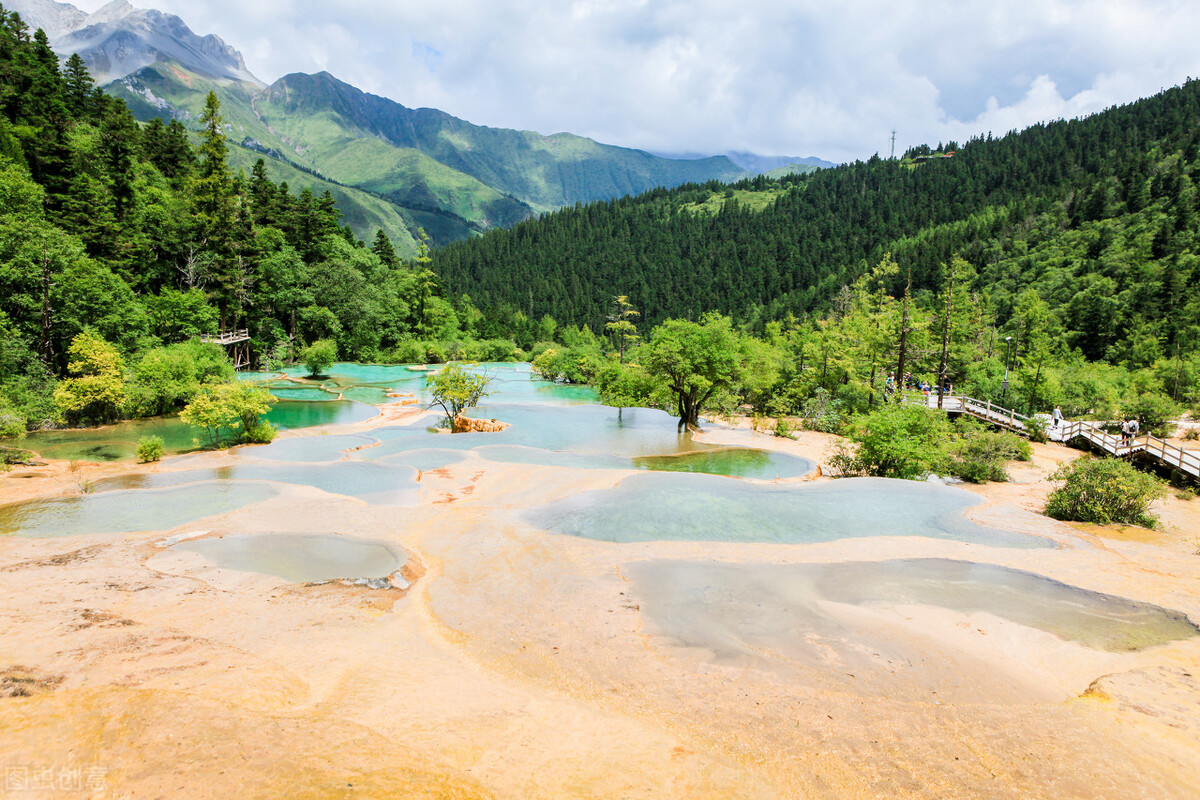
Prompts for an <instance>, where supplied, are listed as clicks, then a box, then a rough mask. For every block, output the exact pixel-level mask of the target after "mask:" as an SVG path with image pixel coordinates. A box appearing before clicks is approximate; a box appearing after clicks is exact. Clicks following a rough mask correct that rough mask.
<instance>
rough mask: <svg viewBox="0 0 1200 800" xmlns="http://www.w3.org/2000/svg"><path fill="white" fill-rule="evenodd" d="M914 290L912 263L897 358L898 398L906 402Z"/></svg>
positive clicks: (905, 288) (905, 293)
mask: <svg viewBox="0 0 1200 800" xmlns="http://www.w3.org/2000/svg"><path fill="white" fill-rule="evenodd" d="M911 291H912V265H909V267H908V283H907V284H906V285H905V287H904V301H903V303H902V304H901V309H902V310H901V315H900V357H899V358H898V359H897V360H896V400H897V402H900V403H903V402H904V389H905V383H904V361H905V357H906V356H907V355H908V332H909V327H908V296H909V293H910V292H911Z"/></svg>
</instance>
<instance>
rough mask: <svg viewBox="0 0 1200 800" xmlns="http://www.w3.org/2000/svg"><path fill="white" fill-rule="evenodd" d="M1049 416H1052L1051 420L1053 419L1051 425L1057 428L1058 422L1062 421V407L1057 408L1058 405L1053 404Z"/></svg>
mask: <svg viewBox="0 0 1200 800" xmlns="http://www.w3.org/2000/svg"><path fill="white" fill-rule="evenodd" d="M1050 416H1051V418H1053V420H1054V426H1053V427H1055V428H1057V427H1058V423H1060V422H1062V418H1063V415H1062V409H1061V408H1059V407H1058V406H1055V407H1054V413H1053V414H1051V415H1050Z"/></svg>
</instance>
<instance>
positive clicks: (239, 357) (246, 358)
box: [200, 328, 250, 369]
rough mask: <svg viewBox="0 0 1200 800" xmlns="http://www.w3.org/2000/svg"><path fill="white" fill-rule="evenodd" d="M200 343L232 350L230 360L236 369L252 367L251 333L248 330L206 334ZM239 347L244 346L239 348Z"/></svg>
mask: <svg viewBox="0 0 1200 800" xmlns="http://www.w3.org/2000/svg"><path fill="white" fill-rule="evenodd" d="M200 341H202V342H205V343H206V344H207V343H211V344H219V345H221V346H222V347H228V348H231V352H230V354H229V355H230V358H231V359H232V361H233V368H234V369H242V368H243V367H248V366H250V344H249V342H250V331H249V330H248V329H246V328H242V329H241V330H234V331H222V332H220V333H218V334H216V335H215V336H214V335H210V334H204V335H202V336H201V337H200ZM238 345H242V346H241V347H239V346H238Z"/></svg>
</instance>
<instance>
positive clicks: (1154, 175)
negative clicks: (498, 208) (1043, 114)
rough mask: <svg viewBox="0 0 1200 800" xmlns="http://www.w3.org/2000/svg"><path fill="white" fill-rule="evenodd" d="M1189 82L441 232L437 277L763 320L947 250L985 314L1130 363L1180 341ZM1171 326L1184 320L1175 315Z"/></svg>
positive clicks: (527, 305)
mask: <svg viewBox="0 0 1200 800" xmlns="http://www.w3.org/2000/svg"><path fill="white" fill-rule="evenodd" d="M1198 143H1200V83H1198V82H1195V81H1192V82H1189V83H1187V84H1186V85H1184V86H1182V87H1178V88H1174V89H1171V90H1168V91H1165V92H1163V93H1161V94H1159V95H1158V96H1155V97H1152V98H1149V99H1145V100H1142V101H1139V102H1137V103H1133V104H1131V105H1128V106H1124V107H1120V108H1114V109H1111V110H1109V111H1106V112H1104V113H1101V114H1097V115H1095V116H1092V117H1089V118H1086V119H1082V120H1072V121H1058V122H1052V123H1047V124H1041V125H1036V126H1034V127H1032V128H1029V129H1028V130H1025V131H1022V132H1020V133H1016V134H1011V135H1008V136H1005V137H1003V138H998V139H996V138H991V137H990V136H989V137H988V138H982V139H974V140H972V141H970V142H968V143H966V144H965V145H963V146H961V147H958V146H956V145H955V144H953V143H951V144H949V145H946V146H945V147H942V148H941V149H940V151H939V152H938V153H937V154H936V155H945V156H948V155H949V154H950V153H951V152H952V153H953V155H952V157H933V158H928V156H929V155H930V150H929V149H928V148H920V149H918V150H914V151H913V152H910V153H909V154H907V155H906V157H905V158H903V159H900V160H884V159H880V158H872V159H871V160H870V161H867V162H865V163H864V162H859V163H854V164H849V165H845V166H842V167H838V168H835V169H828V170H821V171H819V172H816V173H812V174H809V175H803V176H793V177H786V178H782V179H780V180H770V179H768V178H765V177H760V178H757V179H753V180H749V181H745V182H743V183H740V184H736V185H734V186H728V187H727V186H723V185H720V184H715V183H710V184H705V185H689V186H683V187H680V188H677V189H671V190H659V191H653V192H649V193H647V194H644V195H641V196H639V197H635V198H626V199H621V200H615V201H612V202H608V203H593V204H590V205H586V206H576V207H573V208H569V209H564V210H561V211H558V212H556V213H552V214H548V215H546V216H544V217H542V218H540V219H537V220H531V221H528V222H525V223H522V224H520V225H517V226H515V227H514V228H513V229H512V230H509V231H494V232H492V233H489V234H488V235H486V236H483V237H479V238H476V239H474V240H471V241H467V242H461V243H458V244H455V245H452V246H449V247H446V248H443V249H441V250H439V251H438V252H437V253H436V254H435V258H434V268H435V270H436V271H437V272H438V273H439V275H441V276H442V277H443V279H444V280H445V281H446V283H447V285H448V286H450V287H453V288H458V289H460V290H462V289H465V288H466V287H470V291H471V294H472V297H474V298H475V299H476V301H480V302H484V303H489V304H490V303H508V304H511V305H512V306H515V307H517V308H520V309H522V310H523V311H525V312H526V313H527V314H530V315H531V316H534V317H537V316H540V315H542V314H546V313H548V314H551V315H553V316H554V317H555V318H557V319H559V320H560V321H567V322H572V323H589V324H592V325H594V326H596V325H600V324H603V322H604V319H605V315H606V313H607V312H608V309H609V305H610V303H611V297H612V295H614V294H622V295H626V296H628V298H629V301H630V302H631V303H632V304H633V305H634V306H636V307H637V308H640V309H641V310H642V313H643V314H644V320H645V321H647V322H650V323H655V322H658V321H660V320H663V319H666V318H669V317H690V318H693V319H698V318H699V316H700V315H701V313H702V312H704V311H709V310H718V311H721V312H724V313H727V314H731V315H733V316H734V317H735V319H738V320H740V321H742V322H744V323H748V324H750V325H751V326H752V327H754V328H755V329H757V330H760V331H761V330H762V324H763V323H764V322H765V321H768V320H782V319H785V318H786V317H788V315H794V316H796V317H804V316H806V315H812V314H814V313H817V312H821V311H823V310H828V309H830V308H831V306H832V304H833V303H834V301H835V298H836V297H837V296H838V294H839V292H841V291H842V287H844V286H846V285H847V284H848V283H850V282H852V281H854V280H855V279H856V278H858V277H859V276H861V275H863V274H864V273H865V272H866V271H867V270H868V268H869V267H872V266H874V265H875V264H877V263H878V262H879V261H880V260H881V259H882V257H883V256H884V254H886V253H888V252H891V253H893V255H894V257H895V259H896V261H897V262H898V264H899V266H900V270H899V273H898V275H897V276H896V277H895V278H894V279H892V282H891V284H890V289H891V291H892V293H893V294H898V293H899V291H900V290H901V289H902V285H903V284H904V283H905V282H906V281H907V275H908V274H909V270H910V269H911V277H912V290H913V292H914V293H916V294H917V295H919V294H920V293H921V292H922V291H924V290H937V289H939V288H941V285H942V280H943V279H942V275H943V271H942V269H941V267H942V265H944V264H946V263H948V262H949V260H950V258H951V257H952V256H953V255H955V254H961V255H962V256H963V257H964V258H965V259H966V260H967V261H968V262H969V263H970V264H971V265H972V266H973V267H974V269H975V272H976V277H975V278H974V285H973V288H974V289H975V290H976V291H978V292H979V293H980V295H981V297H982V298H983V299H984V300H985V302H986V303H987V305H988V308H989V310H990V311H989V313H991V314H993V315H994V321H995V322H996V323H998V324H1000V325H1004V324H1007V323H1008V322H1009V320H1010V319H1011V317H1012V314H1013V308H1014V306H1015V304H1016V303H1017V298H1018V297H1019V296H1020V294H1021V292H1023V291H1025V290H1028V289H1034V290H1036V291H1037V293H1038V294H1039V295H1040V296H1041V297H1042V298H1043V299H1044V300H1045V302H1047V303H1048V304H1049V306H1050V311H1051V313H1052V315H1053V316H1054V318H1055V320H1056V322H1057V324H1059V325H1060V326H1061V329H1062V331H1061V332H1062V340H1063V342H1064V343H1065V344H1066V345H1067V346H1070V347H1078V348H1079V349H1080V350H1081V351H1082V352H1083V353H1084V355H1086V356H1087V357H1089V358H1093V359H1095V358H1105V357H1109V358H1113V359H1116V360H1122V359H1126V358H1132V359H1133V360H1134V361H1135V362H1138V363H1145V362H1146V361H1147V360H1152V359H1153V357H1154V355H1155V353H1157V352H1160V351H1164V352H1165V351H1168V350H1173V348H1174V347H1175V345H1176V343H1177V339H1178V337H1180V336H1186V337H1192V339H1187V340H1186V341H1184V342H1183V346H1184V347H1185V349H1186V348H1191V347H1194V346H1195V345H1194V344H1192V343H1191V342H1192V341H1193V340H1194V338H1195V336H1196V333H1195V326H1196V324H1197V320H1198V319H1200V289H1198V286H1197V281H1196V275H1197V268H1196V265H1197V254H1198V252H1200V238H1198V237H1197V232H1196V225H1197V219H1198V217H1197V212H1198V202H1200V196H1198V195H1197V192H1196V187H1195V182H1196V178H1197V172H1198V171H1200V145H1198ZM1185 329H1186V330H1185Z"/></svg>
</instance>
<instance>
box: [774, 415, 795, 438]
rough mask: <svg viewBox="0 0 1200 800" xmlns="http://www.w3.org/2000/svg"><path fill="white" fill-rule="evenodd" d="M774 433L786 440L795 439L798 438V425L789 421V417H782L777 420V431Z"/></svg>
mask: <svg viewBox="0 0 1200 800" xmlns="http://www.w3.org/2000/svg"><path fill="white" fill-rule="evenodd" d="M773 433H774V434H775V435H776V436H779V437H782V438H784V439H795V438H796V425H795V423H794V422H792V421H791V420H789V419H788V418H787V417H780V418H779V419H777V420H775V430H774V431H773Z"/></svg>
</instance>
